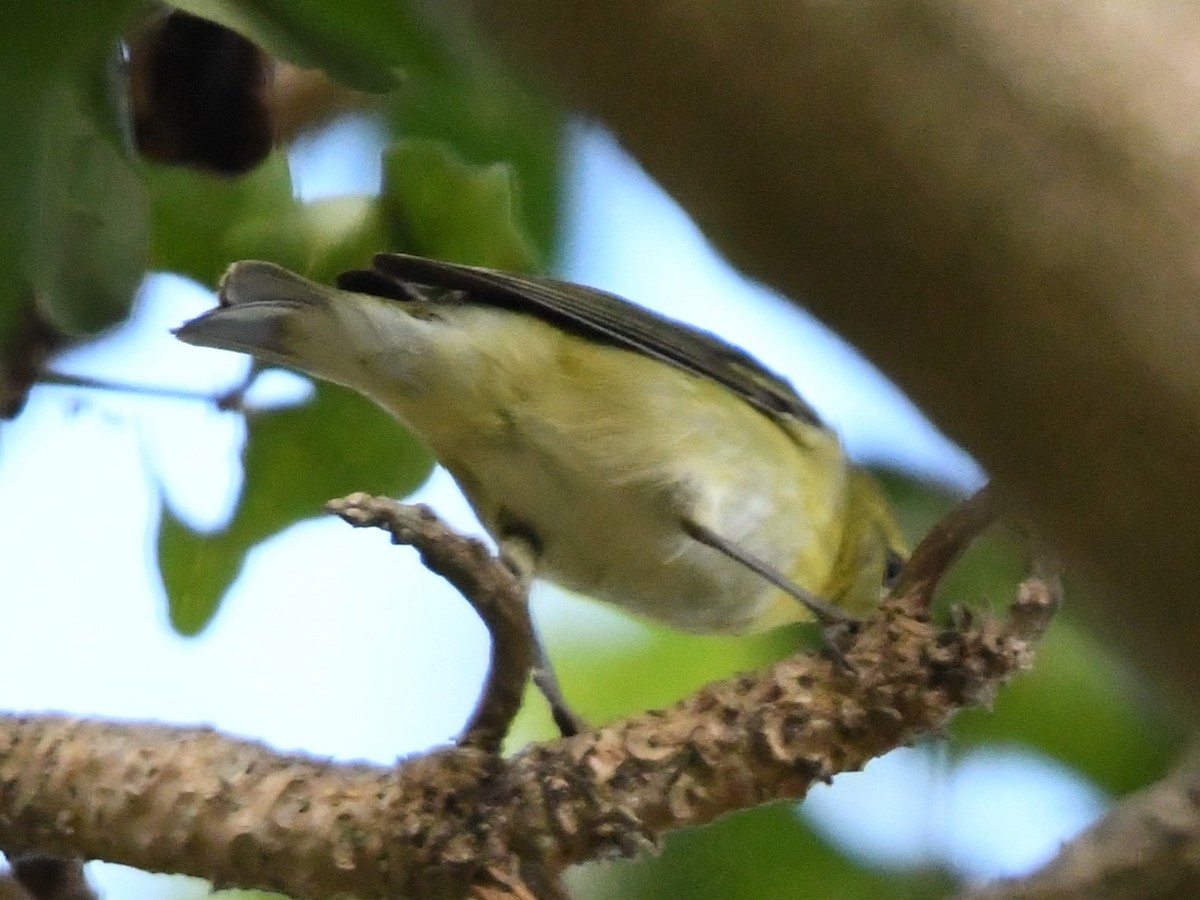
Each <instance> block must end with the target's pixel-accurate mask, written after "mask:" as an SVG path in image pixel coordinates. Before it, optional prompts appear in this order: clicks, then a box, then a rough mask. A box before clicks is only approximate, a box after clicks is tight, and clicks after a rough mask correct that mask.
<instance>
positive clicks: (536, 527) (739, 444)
mask: <svg viewBox="0 0 1200 900" xmlns="http://www.w3.org/2000/svg"><path fill="white" fill-rule="evenodd" d="M218 296H219V304H218V306H217V307H216V308H215V309H212V310H210V311H208V312H206V313H204V314H202V315H200V316H198V317H196V318H194V319H192V320H190V321H188V322H186V323H185V324H183V325H182V326H181V327H180V328H178V329H176V331H175V334H176V335H177V336H178V337H179V338H180V339H181V340H183V341H185V342H187V343H189V344H195V345H199V346H205V347H214V348H220V349H224V350H234V351H240V352H244V353H249V354H251V355H252V356H254V357H256V358H257V359H258V360H260V361H262V362H263V363H266V364H274V365H280V366H284V367H287V368H289V369H293V370H296V371H298V372H301V373H303V374H306V375H309V376H312V377H315V378H318V379H323V380H326V381H329V382H333V383H336V384H339V385H343V386H345V387H348V388H351V389H352V390H355V391H357V392H359V393H360V394H363V395H365V396H366V397H368V398H369V399H371V400H373V401H374V402H375V403H376V404H378V405H379V406H380V407H382V408H383V409H384V410H386V411H387V412H388V413H391V414H392V415H393V416H395V417H396V418H398V419H399V420H400V421H401V422H402V423H403V424H404V425H406V426H407V427H408V428H409V429H410V430H411V431H412V432H413V433H414V434H416V435H417V436H418V437H419V438H420V439H421V440H422V441H423V442H424V443H425V444H426V445H427V446H428V448H429V450H430V451H431V453H432V455H433V456H434V458H436V459H437V460H438V461H439V462H440V463H441V465H442V466H444V467H445V469H446V470H448V471H449V473H450V474H451V475H452V476H453V478H454V480H455V481H456V482H457V483H458V485H459V487H460V488H461V489H462V492H463V494H464V495H465V496H466V498H467V500H468V502H469V503H470V505H471V507H472V508H473V509H474V511H475V513H476V515H477V516H478V518H479V520H480V522H481V524H482V525H483V527H484V528H485V529H486V530H487V531H488V533H489V534H490V535H491V536H492V537H493V538H494V540H495V541H496V543H497V545H498V547H499V549H500V551H501V555H502V556H503V557H504V558H505V559H506V560H507V561H509V562H510V564H511V565H512V567H513V568H514V570H515V571H516V572H518V574H520V575H521V576H522V577H524V578H527V579H535V578H538V579H545V580H548V581H551V582H554V583H556V584H558V585H560V586H562V587H565V588H567V589H569V590H571V591H575V592H579V593H582V594H584V595H587V596H590V597H592V598H595V599H598V600H601V601H605V602H608V603H611V604H615V605H616V606H619V607H621V608H623V609H625V610H627V611H629V612H632V613H633V614H635V615H637V616H641V617H645V618H648V619H650V620H654V621H657V622H660V623H664V624H666V625H668V626H670V627H673V628H675V629H679V630H681V631H686V632H694V633H710V634H712V633H716V634H739V633H746V632H754V631H762V630H765V629H768V628H772V627H775V626H778V625H782V624H785V623H789V622H797V621H811V620H813V619H817V620H819V621H820V622H822V623H823V624H825V625H829V624H831V623H836V622H840V621H845V620H850V619H853V618H854V617H856V616H866V615H868V614H869V613H870V612H871V611H872V610H873V609H874V608H875V607H876V606H877V605H878V604H879V602H880V600H881V598H882V596H883V593H884V590H885V589H886V586H887V585H888V584H889V582H890V581H891V580H892V579H893V578H895V577H896V575H897V573H898V571H899V568H900V567H901V566H902V564H903V561H904V553H905V547H904V540H903V537H902V535H901V533H900V530H899V528H898V527H897V524H896V521H895V518H894V515H893V512H892V510H891V507H890V505H889V503H888V501H887V499H886V497H885V495H884V494H883V492H882V490H881V488H880V487H879V485H878V484H877V482H876V481H875V480H874V479H873V477H872V476H871V475H870V474H869V473H867V472H866V471H865V470H863V469H862V468H860V467H858V466H857V465H855V464H854V463H852V462H851V461H850V460H849V459H848V457H847V455H846V453H845V450H844V448H843V446H842V444H841V441H840V440H839V438H838V436H837V435H836V433H835V432H834V431H833V430H832V429H831V428H829V427H828V426H827V425H826V424H825V423H824V422H823V421H822V419H821V418H820V417H819V416H818V415H817V413H816V412H815V411H814V410H813V408H812V407H811V406H810V405H809V404H808V403H806V402H805V401H804V400H803V399H802V398H801V397H800V395H799V394H798V393H797V392H796V391H795V389H794V388H793V387H792V386H791V385H790V384H789V383H788V382H787V381H785V380H784V379H783V378H781V377H780V376H778V375H776V374H774V373H773V372H771V371H770V370H769V369H768V368H766V367H765V366H764V365H762V364H761V363H760V362H758V361H757V360H756V359H754V358H753V357H752V356H750V355H749V354H748V353H746V352H745V351H743V350H741V349H739V348H736V347H734V346H732V345H731V344H729V343H727V342H725V341H724V340H722V339H720V338H719V337H717V336H715V335H713V334H710V333H708V332H704V331H701V330H698V329H696V328H693V327H690V326H688V325H685V324H683V323H681V322H677V321H674V320H672V319H669V318H666V317H663V316H660V315H658V314H656V313H653V312H651V311H649V310H647V309H645V308H643V307H641V306H637V305H635V304H633V303H631V302H629V301H627V300H624V299H622V298H620V297H617V296H616V295H613V294H610V293H607V292H604V291H601V290H597V289H595V288H591V287H586V286H584V285H579V284H574V283H571V282H566V281H561V280H557V279H554V278H550V277H544V276H539V275H526V274H515V273H510V272H504V271H499V270H495V269H488V268H482V267H477V266H468V265H461V264H457V263H452V262H445V261H441V260H435V259H428V258H424V257H420V256H414V255H409V254H402V253H379V254H376V255H375V256H374V258H373V259H372V261H371V264H370V266H369V267H366V268H362V269H356V270H352V271H349V272H345V273H343V274H341V275H340V276H338V278H337V280H336V285H335V286H329V285H324V284H320V283H317V282H314V281H311V280H309V279H307V278H304V277H303V276H301V275H298V274H296V273H294V272H291V271H289V270H287V269H285V268H282V267H280V266H278V265H275V264H273V263H269V262H264V261H257V260H248V261H242V262H237V263H234V264H233V265H232V266H231V267H230V268H229V269H228V271H227V272H226V273H225V275H224V277H223V278H222V279H221V282H220V285H219V290H218ZM334 463H335V461H333V460H331V465H332V464H334ZM797 601H799V602H797Z"/></svg>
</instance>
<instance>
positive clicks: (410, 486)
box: [158, 384, 432, 635]
mask: <svg viewBox="0 0 1200 900" xmlns="http://www.w3.org/2000/svg"><path fill="white" fill-rule="evenodd" d="M247 424H248V428H247V438H246V449H245V453H244V465H245V471H246V478H245V491H244V493H243V496H242V498H241V500H240V502H239V504H238V508H237V510H236V512H235V513H234V516H233V519H232V520H231V521H230V522H229V524H228V525H227V526H226V527H225V528H224V529H222V530H220V531H218V532H215V533H210V534H202V533H199V532H197V531H194V530H193V529H191V528H189V527H188V526H187V525H186V524H184V523H183V522H182V520H180V519H179V518H178V517H177V516H175V515H174V514H173V513H172V512H171V511H170V510H169V509H168V508H167V507H166V506H165V505H164V506H163V510H162V519H161V522H160V526H159V533H158V562H159V571H160V573H161V574H162V579H163V585H164V587H165V589H166V593H167V597H168V598H169V603H170V615H171V622H172V624H173V625H174V626H175V628H176V629H177V630H178V631H180V632H181V633H183V634H189V635H190V634H196V633H198V632H199V631H201V630H202V629H203V628H204V627H205V626H206V625H207V624H208V623H209V622H210V621H211V620H212V617H213V615H214V614H215V613H216V611H217V608H218V606H219V604H220V601H221V598H222V597H223V596H224V594H225V592H226V590H227V589H228V588H229V586H230V585H231V584H232V583H233V580H234V579H235V578H236V577H237V574H238V572H239V571H240V570H241V566H242V562H243V560H244V558H245V555H246V552H247V551H248V550H249V549H250V548H251V547H253V546H254V545H255V544H257V543H259V542H260V541H262V540H264V539H265V538H267V537H270V536H271V535H274V534H276V533H278V532H279V531H281V530H283V529H284V528H286V527H287V526H289V525H291V524H292V523H294V522H297V521H299V520H300V519H304V518H308V517H311V516H315V515H318V514H320V512H321V510H322V508H323V506H324V504H325V502H326V501H328V500H330V499H333V498H335V497H340V496H343V495H345V494H348V493H350V492H352V491H359V490H362V491H369V492H371V493H374V494H388V495H393V496H399V495H403V494H406V493H409V492H411V491H412V490H414V489H415V488H416V487H417V486H418V485H420V483H421V482H422V481H424V479H425V478H426V477H427V476H428V474H429V471H430V468H431V465H432V463H431V460H430V458H429V456H428V454H427V453H426V452H425V450H424V449H423V448H422V447H421V445H420V444H419V443H418V442H417V441H416V439H415V438H413V437H412V436H411V435H410V434H409V433H408V432H407V431H406V430H404V429H403V428H402V427H401V426H400V425H399V424H398V423H397V422H395V421H394V420H393V419H391V418H390V417H389V416H387V415H386V414H385V413H384V412H382V411H381V410H380V409H378V408H377V407H375V406H374V405H373V404H371V403H370V402H369V401H367V400H366V399H364V398H362V397H360V396H359V395H357V394H355V393H353V392H351V391H347V390H343V389H342V388H337V387H333V386H331V385H327V384H319V385H318V386H317V389H316V396H315V398H314V400H313V402H312V403H309V404H306V405H304V406H299V407H291V408H288V409H282V410H269V411H264V412H259V413H255V414H252V415H250V416H249V417H248V423H247Z"/></svg>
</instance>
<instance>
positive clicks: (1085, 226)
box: [463, 0, 1200, 698]
mask: <svg viewBox="0 0 1200 900" xmlns="http://www.w3.org/2000/svg"><path fill="white" fill-rule="evenodd" d="M463 2H464V3H465V4H466V5H468V6H471V7H473V8H475V10H476V11H477V12H478V13H479V14H480V17H481V18H483V19H484V20H485V21H486V31H487V33H488V34H489V35H494V36H496V38H497V39H498V40H499V41H500V42H501V43H502V44H504V45H506V46H507V47H508V49H509V50H510V51H511V52H510V60H511V61H512V62H513V63H514V65H515V66H516V67H518V68H520V69H522V70H530V69H537V70H539V71H540V72H541V73H542V74H544V75H545V76H546V77H548V78H549V79H550V80H551V81H552V82H553V83H554V84H555V85H556V86H557V87H558V88H559V89H560V91H561V92H562V93H563V94H565V95H566V96H567V97H568V98H569V99H570V100H571V101H572V102H573V103H575V104H576V105H577V106H579V107H581V108H582V109H584V110H585V111H587V112H589V113H591V114H594V115H598V116H599V117H600V118H602V119H603V120H604V121H605V123H606V124H608V125H609V126H611V127H612V128H613V129H614V130H615V131H616V133H617V134H618V136H619V137H620V138H621V140H622V141H623V142H624V143H625V145H626V146H627V147H629V148H630V149H631V150H632V151H633V152H634V153H635V154H636V155H637V156H638V158H639V159H640V160H641V162H642V163H643V164H644V165H645V166H646V167H647V168H648V170H649V171H650V172H651V173H652V174H653V175H654V176H656V177H657V178H658V179H659V180H660V181H661V182H662V183H663V184H664V185H665V186H666V187H667V189H668V190H670V191H671V192H672V193H673V194H674V195H675V196H676V197H677V198H678V199H680V200H681V201H682V202H683V203H684V205H685V206H686V207H687V208H688V209H689V211H690V212H691V213H692V214H693V215H694V216H696V218H697V220H698V221H699V223H700V225H701V227H703V228H704V230H705V231H706V232H707V233H708V235H710V236H711V237H712V238H714V239H715V240H716V241H717V243H718V245H719V246H720V247H721V248H722V249H723V250H724V251H725V252H726V253H728V254H729V255H730V257H731V258H732V259H733V261H734V262H735V263H737V264H738V265H740V266H742V267H744V268H745V269H746V271H748V272H749V273H751V274H752V275H754V276H756V277H758V278H761V279H763V280H765V281H767V282H769V283H771V284H773V285H775V286H777V287H779V288H781V289H782V290H783V291H784V292H785V293H787V294H789V295H790V296H792V297H794V298H796V299H803V300H805V301H806V302H807V303H808V304H809V305H810V306H811V308H812V309H813V310H814V311H815V312H816V313H817V314H818V315H820V316H821V317H822V318H823V319H825V320H826V321H827V322H828V323H829V324H830V325H832V326H833V327H834V328H835V329H836V330H838V331H839V332H840V333H842V334H843V335H845V336H846V337H847V338H849V339H850V340H851V341H852V342H854V343H855V344H857V345H858V346H859V347H861V348H862V349H863V350H864V351H865V352H866V353H867V354H868V355H869V356H870V357H871V358H872V359H873V360H875V361H876V362H877V363H878V364H879V365H881V366H882V367H883V368H884V369H885V370H886V371H887V372H888V374H889V375H891V376H892V377H893V378H895V379H896V380H897V381H898V382H899V383H900V384H901V386H902V387H904V388H905V389H906V390H907V391H909V392H910V393H911V394H912V396H913V397H914V398H915V399H916V401H917V402H918V403H920V404H921V405H922V406H923V407H924V408H925V409H926V410H927V411H928V412H929V413H930V414H931V415H933V417H934V418H935V419H936V420H937V421H938V423H939V424H940V425H942V426H943V427H944V428H945V429H946V430H947V431H948V432H949V433H950V434H951V435H952V436H953V437H954V438H956V439H957V440H959V441H960V442H961V443H963V444H964V445H965V446H966V447H967V448H968V449H969V450H971V451H972V452H973V453H974V454H976V456H977V457H978V458H979V459H980V461H981V462H982V463H983V464H984V465H985V466H986V467H987V468H988V470H989V471H990V472H991V473H992V475H993V476H994V478H995V480H996V482H997V484H998V487H999V488H1000V489H1001V490H1002V492H1003V493H1004V494H1005V495H1007V496H1008V497H1011V498H1012V499H1015V500H1017V501H1019V503H1020V504H1021V505H1022V506H1023V507H1025V508H1027V509H1028V511H1029V512H1030V513H1031V515H1032V517H1033V520H1034V522H1035V525H1036V526H1037V527H1038V530H1039V531H1040V532H1041V533H1044V534H1049V535H1054V537H1055V541H1056V544H1057V549H1059V550H1060V551H1062V553H1063V556H1064V558H1065V561H1066V562H1067V563H1068V564H1070V565H1071V567H1072V568H1073V569H1075V568H1078V569H1080V570H1082V571H1083V572H1085V573H1087V574H1088V575H1089V576H1091V578H1092V579H1093V580H1094V581H1095V582H1096V583H1097V584H1099V585H1102V586H1103V587H1104V588H1105V590H1106V594H1107V597H1108V606H1107V607H1105V608H1099V607H1092V608H1089V609H1085V610H1082V612H1083V613H1084V614H1088V615H1093V616H1095V617H1098V618H1099V619H1100V620H1101V621H1102V622H1103V623H1104V624H1106V625H1107V626H1108V631H1109V634H1110V635H1112V636H1114V637H1115V638H1116V639H1117V640H1119V641H1121V642H1123V643H1124V644H1125V645H1126V646H1127V648H1129V649H1131V650H1133V651H1134V652H1135V653H1136V654H1137V655H1138V656H1139V657H1140V659H1141V662H1142V664H1143V666H1144V667H1145V668H1147V669H1148V670H1150V671H1152V672H1154V673H1155V674H1156V675H1158V676H1160V679H1161V681H1162V682H1163V683H1167V682H1169V681H1172V680H1173V681H1174V684H1175V686H1176V687H1182V688H1184V689H1185V690H1186V691H1187V694H1186V695H1187V696H1190V697H1193V698H1194V697H1195V696H1197V695H1200V662H1198V660H1200V657H1197V656H1196V654H1195V653H1194V646H1193V644H1194V642H1193V640H1192V637H1191V631H1190V630H1189V629H1187V628H1181V627H1180V623H1182V622H1186V621H1192V620H1193V619H1194V617H1195V593H1196V585H1197V584H1200V553H1198V552H1196V547H1195V536H1196V535H1197V534H1200V480H1197V479H1196V478H1194V477H1193V473H1195V472H1200V440H1198V439H1197V425H1196V423H1197V411H1198V410H1200V367H1197V366H1196V365H1195V364H1194V360H1195V359H1196V357H1197V353H1198V352H1200V303H1197V302H1196V298H1197V297H1200V265H1197V260H1198V259H1200V228H1197V227H1196V223H1197V221H1200V129H1197V128H1196V127H1195V110H1196V109H1197V108H1200V80H1198V79H1196V78H1195V72H1196V71H1197V70H1198V69H1200V7H1197V5H1196V4H1194V3H1191V2H1184V0H1146V2H1138V3H1130V2H1127V0H1100V2H1092V3H1081V2H1077V0H1021V2H1012V0H978V2H970V3H947V2H945V0H856V2H854V3H830V2H828V0H746V2H736V3H732V2H728V0H690V2H687V3H680V2H677V0H606V2H590V3H589V2H574V3H570V2H568V3H564V2H562V0H503V2H500V0H463ZM1148 597H1150V598H1154V599H1153V603H1152V604H1151V603H1148V602H1147V598H1148Z"/></svg>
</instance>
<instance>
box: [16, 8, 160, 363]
mask: <svg viewBox="0 0 1200 900" xmlns="http://www.w3.org/2000/svg"><path fill="white" fill-rule="evenodd" d="M134 8H135V5H134V4H132V3H108V4H90V3H83V2H63V3H58V4H50V5H47V4H24V3H10V4H4V5H3V6H2V7H0V216H2V217H3V221H4V222H5V223H6V224H5V227H4V228H3V229H2V230H0V231H2V234H0V346H3V344H4V343H6V341H7V338H8V333H9V331H10V329H11V328H12V327H13V325H14V323H16V322H17V321H20V320H21V319H23V318H24V317H25V313H24V312H23V310H24V309H25V308H26V307H27V305H28V303H29V302H30V301H31V300H33V301H34V302H36V303H37V305H38V309H39V311H40V313H41V315H42V316H43V317H44V318H45V319H46V320H48V321H49V323H50V324H51V325H53V326H55V327H56V328H58V329H59V330H61V331H64V332H69V333H77V334H91V333H95V332H97V331H99V330H101V329H103V328H105V327H107V326H109V325H111V324H113V323H115V322H118V321H120V320H121V319H123V318H124V317H125V315H126V314H127V313H128V310H129V307H130V304H131V302H132V299H133V293H134V290H135V289H136V287H137V285H138V283H139V281H140V279H141V276H142V273H143V271H144V268H145V261H146V231H147V227H148V226H147V223H146V214H147V211H146V201H145V194H144V191H143V190H142V188H141V185H140V181H139V179H138V177H137V174H136V170H135V168H134V167H133V163H132V162H131V160H130V159H129V157H128V152H129V150H128V146H127V145H126V144H125V142H124V135H125V129H124V127H123V123H122V122H121V121H120V117H121V115H122V112H123V110H122V107H121V103H120V98H119V96H118V93H119V92H118V91H117V88H118V85H117V84H116V80H115V77H114V71H115V70H114V64H115V52H116V44H115V42H116V38H117V37H118V35H119V32H120V29H121V27H122V26H123V24H124V22H125V20H126V18H127V16H128V14H129V13H130V11H131V10H132V9H134Z"/></svg>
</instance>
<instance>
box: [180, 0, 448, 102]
mask: <svg viewBox="0 0 1200 900" xmlns="http://www.w3.org/2000/svg"><path fill="white" fill-rule="evenodd" d="M172 5H174V6H177V7H179V8H180V9H183V10H186V11H188V12H190V13H192V14H194V15H197V16H203V17H204V18H206V19H211V20H212V21H214V22H220V23H221V24H222V25H226V26H228V27H229V28H232V29H233V30H235V31H237V32H240V33H241V34H244V35H245V36H246V37H248V38H250V39H251V40H252V41H254V42H255V43H257V44H259V45H260V46H262V47H264V48H265V49H267V50H268V51H270V52H271V53H272V54H274V55H275V56H278V57H280V58H282V59H286V60H287V61H288V62H292V63H295V64H296V65H298V66H303V67H306V68H314V67H319V68H322V69H324V70H325V71H326V72H328V73H329V74H330V75H332V76H333V77H334V78H336V79H338V80H339V81H341V82H343V83H344V84H346V85H348V86H349V87H353V88H357V89H359V90H363V91H372V92H382V91H390V90H392V89H393V88H395V87H396V86H397V85H398V84H400V73H401V71H402V70H404V69H407V68H412V67H418V68H421V69H437V68H440V67H441V65H442V62H441V58H440V56H439V55H438V54H437V53H436V52H435V51H433V50H432V49H431V44H435V43H436V42H435V41H434V40H433V38H432V36H431V35H430V34H429V33H428V31H429V30H428V27H427V26H426V25H425V23H424V22H423V21H422V19H421V18H420V17H419V15H418V14H417V13H415V12H414V11H413V9H412V8H411V6H410V5H409V4H407V3H399V2H396V0H339V2H337V3H329V2H328V0H176V2H174V3H173V4H172Z"/></svg>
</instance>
